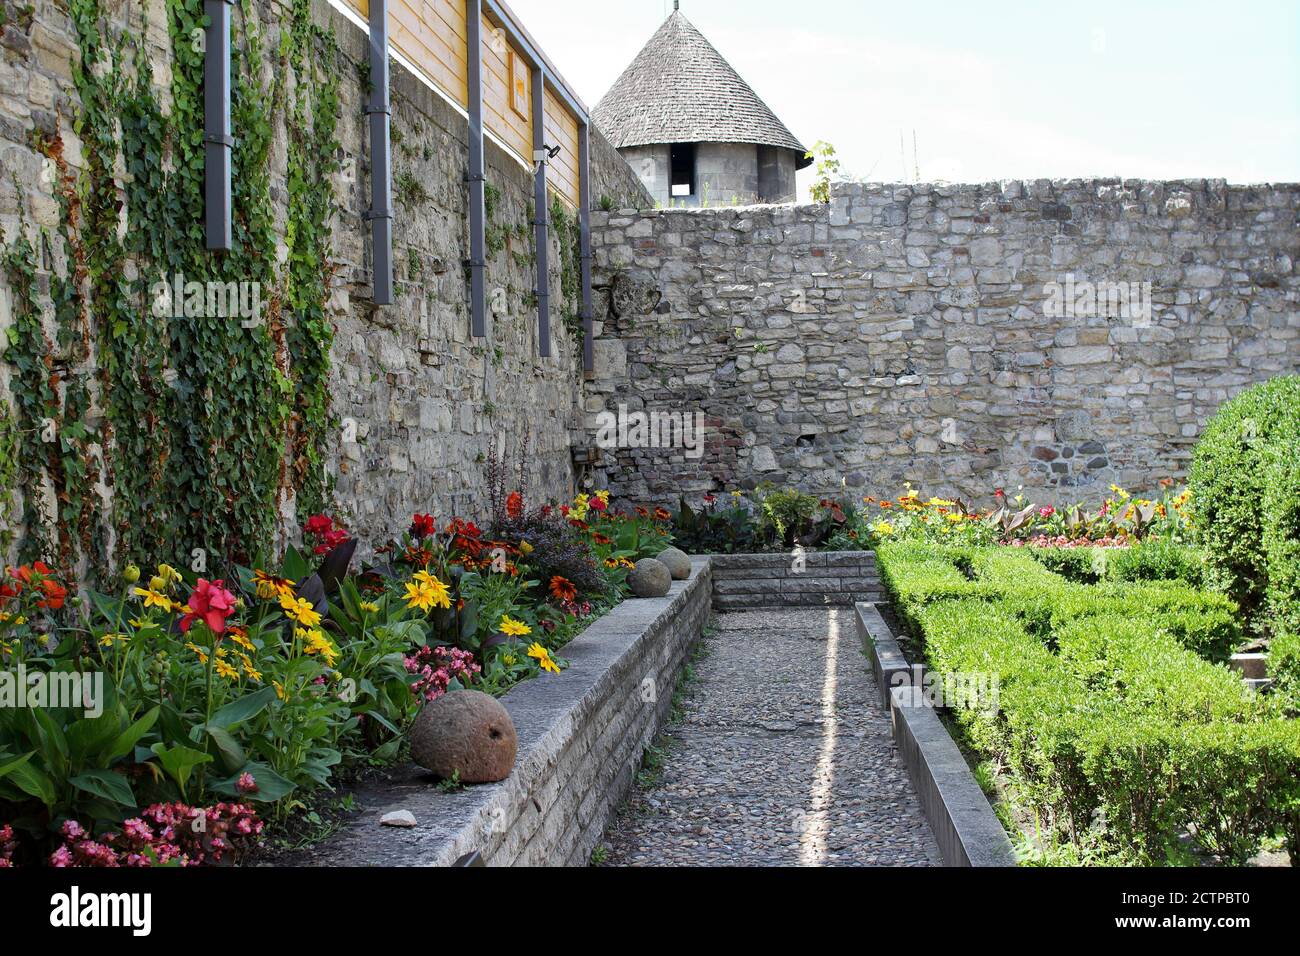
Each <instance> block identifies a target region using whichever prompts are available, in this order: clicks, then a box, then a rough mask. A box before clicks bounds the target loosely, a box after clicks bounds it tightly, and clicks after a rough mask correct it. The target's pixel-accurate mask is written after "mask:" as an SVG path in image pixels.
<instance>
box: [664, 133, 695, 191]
mask: <svg viewBox="0 0 1300 956" xmlns="http://www.w3.org/2000/svg"><path fill="white" fill-rule="evenodd" d="M669 149H670V152H671V156H672V184H671V186H672V188H671V189H670V190H669V192H670V194H671V195H673V196H693V195H694V194H695V144H694V143H674V144H673V145H672V146H671V147H669ZM661 155H662V154H661Z"/></svg>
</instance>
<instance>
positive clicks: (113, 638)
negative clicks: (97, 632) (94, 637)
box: [99, 634, 126, 647]
mask: <svg viewBox="0 0 1300 956" xmlns="http://www.w3.org/2000/svg"><path fill="white" fill-rule="evenodd" d="M125 642H126V638H125V637H124V636H123V635H121V634H105V635H104V636H103V637H101V638H100V639H99V646H100V647H112V646H113V645H114V644H123V643H125Z"/></svg>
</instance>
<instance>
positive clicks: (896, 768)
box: [603, 609, 941, 866]
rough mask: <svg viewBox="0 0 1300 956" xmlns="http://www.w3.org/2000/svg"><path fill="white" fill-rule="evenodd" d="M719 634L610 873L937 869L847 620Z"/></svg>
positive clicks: (797, 614)
mask: <svg viewBox="0 0 1300 956" xmlns="http://www.w3.org/2000/svg"><path fill="white" fill-rule="evenodd" d="M717 625H718V627H717V629H716V631H714V632H713V633H712V634H711V635H710V636H708V637H706V638H705V639H704V641H703V653H704V656H703V657H702V659H701V660H699V661H698V662H697V663H696V665H695V670H696V678H695V680H694V681H692V682H691V683H690V684H689V685H688V686H687V688H686V697H685V702H684V707H683V710H684V714H683V716H682V719H681V720H680V721H679V722H676V723H674V724H673V725H671V726H670V727H669V728H667V730H666V731H665V735H664V738H663V739H662V740H661V741H660V746H661V747H662V748H663V749H664V750H665V751H666V753H665V754H664V755H663V756H662V758H661V759H662V762H661V766H660V767H659V769H658V770H657V771H656V770H654V769H653V768H651V769H649V770H647V771H646V772H645V773H644V774H643V775H642V776H643V779H642V782H641V784H640V785H639V786H638V787H637V788H636V790H635V791H634V793H633V795H632V796H631V797H630V798H629V801H628V803H627V805H626V806H625V807H624V808H623V809H622V810H621V811H620V813H619V814H618V816H617V817H616V818H615V819H614V821H613V822H612V823H611V825H610V828H609V830H608V831H607V832H606V834H605V841H604V846H605V848H606V853H605V855H604V859H603V863H604V865H607V866H765V865H773V866H790V865H796V866H797V865H804V866H939V865H941V858H940V856H939V849H938V846H937V845H936V843H935V841H934V837H933V836H932V835H931V833H930V828H929V826H928V825H927V824H926V822H925V818H924V816H923V815H922V813H921V808H920V805H919V803H918V801H917V798H916V794H915V793H914V791H913V790H912V785H911V783H910V782H909V780H908V778H907V771H906V770H905V769H904V767H903V765H902V762H901V761H900V760H899V758H898V755H897V754H896V753H895V750H894V745H893V739H892V736H891V733H890V725H889V716H888V715H887V714H885V713H883V712H881V711H879V710H877V709H875V708H874V707H873V706H872V703H871V702H872V701H873V700H874V694H875V690H874V686H873V685H872V682H871V676H870V669H869V667H868V665H867V662H866V660H865V658H864V657H863V655H862V652H861V650H860V648H859V646H858V640H857V634H856V632H855V630H854V626H853V617H852V612H851V611H848V610H834V609H827V610H820V609H813V610H803V609H781V610H771V611H742V612H737V613H731V614H724V615H721V616H720V617H719V618H718V619H717ZM828 659H830V660H832V661H833V663H834V668H833V673H832V674H830V675H829V677H828V670H830V669H829V668H828V666H827V664H828ZM646 778H649V779H646Z"/></svg>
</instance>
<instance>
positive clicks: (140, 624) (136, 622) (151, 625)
mask: <svg viewBox="0 0 1300 956" xmlns="http://www.w3.org/2000/svg"><path fill="white" fill-rule="evenodd" d="M126 623H128V624H130V625H131V626H132V627H133V628H135V629H136V630H137V631H153V630H157V628H158V625H157V624H156V623H155V622H153V621H142V620H140V619H139V618H135V617H133V618H130V619H129V620H128V621H127V622H126Z"/></svg>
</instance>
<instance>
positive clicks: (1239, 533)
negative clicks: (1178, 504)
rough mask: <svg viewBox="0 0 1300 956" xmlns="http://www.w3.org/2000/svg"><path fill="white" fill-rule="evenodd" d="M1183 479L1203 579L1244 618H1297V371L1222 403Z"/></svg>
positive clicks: (1286, 622) (1281, 623)
mask: <svg viewBox="0 0 1300 956" xmlns="http://www.w3.org/2000/svg"><path fill="white" fill-rule="evenodd" d="M1189 485H1190V488H1191V492H1192V500H1193V502H1194V504H1195V527H1196V531H1197V537H1198V540H1199V541H1200V543H1201V544H1202V546H1203V547H1205V548H1206V549H1207V550H1208V551H1209V552H1210V557H1211V563H1210V565H1209V566H1208V572H1207V574H1208V576H1207V583H1209V584H1211V585H1212V586H1214V587H1216V588H1219V589H1221V590H1223V591H1224V592H1225V593H1227V594H1228V595H1229V596H1230V597H1232V598H1233V600H1235V601H1236V602H1237V604H1238V605H1239V606H1240V607H1241V609H1242V611H1243V612H1244V613H1245V614H1246V615H1247V616H1248V618H1251V619H1255V616H1256V615H1257V614H1259V613H1260V612H1265V613H1267V614H1268V615H1269V616H1270V617H1271V618H1272V619H1273V620H1274V621H1276V622H1277V624H1275V627H1276V629H1277V630H1282V629H1285V628H1286V627H1287V626H1290V627H1292V628H1294V627H1296V626H1300V376H1297V375H1291V376H1282V377H1279V378H1275V379H1271V380H1270V381H1267V382H1264V383H1262V384H1260V385H1256V386H1255V387H1253V388H1250V389H1247V390H1246V391H1244V392H1242V393H1241V394H1240V395H1238V396H1237V397H1235V398H1233V399H1232V400H1231V401H1229V402H1226V403H1224V405H1223V406H1222V407H1220V409H1219V410H1218V412H1216V413H1215V415H1214V417H1213V418H1212V419H1211V420H1210V422H1209V424H1208V425H1206V428H1205V432H1204V434H1203V435H1202V436H1201V440H1200V442H1199V443H1198V444H1197V446H1196V452H1195V454H1194V456H1193V459H1192V468H1191V473H1190V476H1189Z"/></svg>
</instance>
